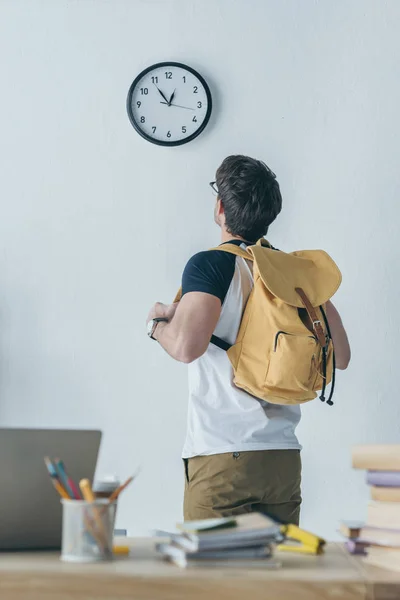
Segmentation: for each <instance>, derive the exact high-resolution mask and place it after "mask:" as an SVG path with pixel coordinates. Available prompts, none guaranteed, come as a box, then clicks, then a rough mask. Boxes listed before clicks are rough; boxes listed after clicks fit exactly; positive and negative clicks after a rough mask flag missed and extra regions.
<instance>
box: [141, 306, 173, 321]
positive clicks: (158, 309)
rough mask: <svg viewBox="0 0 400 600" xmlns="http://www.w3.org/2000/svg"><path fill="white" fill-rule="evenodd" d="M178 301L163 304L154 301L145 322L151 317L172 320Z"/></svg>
mask: <svg viewBox="0 0 400 600" xmlns="http://www.w3.org/2000/svg"><path fill="white" fill-rule="evenodd" d="M177 306H178V302H175V303H174V304H163V303H162V302H156V303H155V305H154V306H153V308H152V309H151V310H150V312H149V316H148V317H147V321H146V323H148V322H149V321H151V320H152V319H160V318H162V319H168V321H172V319H173V316H174V315H175V311H176V309H177Z"/></svg>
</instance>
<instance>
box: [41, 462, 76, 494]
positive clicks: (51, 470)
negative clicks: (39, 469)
mask: <svg viewBox="0 0 400 600" xmlns="http://www.w3.org/2000/svg"><path fill="white" fill-rule="evenodd" d="M44 462H45V465H46V467H47V471H48V473H49V475H50V479H51V483H52V484H53V486H54V487H55V489H56V490H57V492H58V493H59V494H60V496H61V498H65V499H70V495H69V494H68V492H67V490H66V489H65V488H64V487H63V485H62V484H61V483H60V481H59V477H58V474H57V470H56V468H55V466H54V464H53V462H52V461H51V460H50V458H49V457H48V456H46V457H45V459H44Z"/></svg>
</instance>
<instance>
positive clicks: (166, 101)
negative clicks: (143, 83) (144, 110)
mask: <svg viewBox="0 0 400 600" xmlns="http://www.w3.org/2000/svg"><path fill="white" fill-rule="evenodd" d="M154 85H155V86H156V84H154ZM156 88H157V89H158V91H159V93H160V94H161V96H162V97H163V98H164V100H165V103H166V104H168V106H169V102H168V100H167V99H166V97H165V96H164V94H163V93H162V91H161V90H160V88H159V87H158V86H156ZM163 104H164V102H163Z"/></svg>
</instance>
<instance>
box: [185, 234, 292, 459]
mask: <svg viewBox="0 0 400 600" xmlns="http://www.w3.org/2000/svg"><path fill="white" fill-rule="evenodd" d="M230 243H235V244H237V245H242V246H243V247H244V248H245V247H246V245H245V244H244V243H243V242H242V241H240V240H236V241H234V242H230ZM252 287H253V276H252V271H251V267H250V266H249V264H248V262H247V261H245V260H244V259H243V258H240V257H235V256H234V255H232V254H230V255H229V254H226V253H224V252H220V251H218V250H211V251H208V252H201V253H199V254H197V255H195V256H194V257H193V258H192V259H191V260H190V261H189V263H188V264H187V266H186V269H185V271H184V274H183V278H182V293H183V295H184V294H186V293H190V292H202V293H207V294H211V295H214V296H217V297H218V298H219V299H220V301H221V314H220V318H219V320H218V323H217V326H216V328H215V330H214V335H216V336H217V337H219V338H221V339H223V340H225V341H226V342H228V343H229V344H233V343H234V342H235V340H236V336H237V333H238V330H239V326H240V321H241V317H242V314H243V310H244V308H245V305H246V302H247V300H248V297H249V295H250V292H251V289H252ZM299 420H300V408H299V407H298V406H276V405H271V404H268V403H266V402H262V401H256V400H255V399H254V398H253V397H252V396H250V395H249V394H247V393H246V392H243V391H242V390H240V389H239V388H237V387H235V385H234V384H233V369H232V366H231V363H230V361H229V359H228V357H227V355H226V352H225V351H224V350H221V349H220V348H218V347H217V346H214V345H213V344H210V345H209V347H208V349H207V350H206V352H205V353H204V354H203V355H202V356H201V357H200V358H199V359H197V360H196V361H194V362H193V363H191V364H190V365H189V410H188V429H187V437H186V442H185V445H184V449H183V457H184V458H190V457H193V456H199V455H211V454H221V453H226V452H245V451H254V450H277V449H296V450H299V449H300V448H301V447H300V445H299V443H298V440H297V437H296V435H295V428H296V426H297V424H298V422H299Z"/></svg>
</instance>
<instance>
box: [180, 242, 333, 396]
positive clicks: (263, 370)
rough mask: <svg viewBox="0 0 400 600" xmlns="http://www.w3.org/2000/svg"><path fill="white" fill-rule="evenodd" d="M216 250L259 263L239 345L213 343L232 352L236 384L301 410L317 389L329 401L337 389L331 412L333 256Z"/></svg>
mask: <svg viewBox="0 0 400 600" xmlns="http://www.w3.org/2000/svg"><path fill="white" fill-rule="evenodd" d="M215 250H221V251H223V252H229V253H231V254H235V255H236V256H241V257H242V258H244V259H246V260H249V261H252V262H253V277H254V287H253V289H252V291H251V293H250V296H249V299H248V301H247V304H246V307H245V310H244V313H243V317H242V321H241V324H240V328H239V333H238V336H237V339H236V342H235V344H233V346H230V345H229V344H228V343H227V342H224V341H223V340H221V339H219V338H217V337H216V336H213V337H212V339H211V342H212V343H213V344H215V345H216V346H218V347H220V348H222V349H223V350H226V351H227V354H228V357H229V360H230V362H231V363H232V366H233V371H234V383H235V385H236V386H237V387H239V388H241V389H243V390H245V391H246V392H248V393H249V394H251V395H252V396H255V397H256V398H259V399H261V400H265V401H267V402H270V403H273V404H302V403H303V402H308V401H309V400H313V399H314V398H316V397H317V393H316V392H317V391H318V390H321V395H320V399H321V400H322V401H325V389H326V386H327V385H328V384H329V383H331V382H332V387H331V391H330V394H329V398H328V400H327V404H329V405H332V404H333V402H332V395H333V390H334V384H335V356H334V349H333V342H332V338H331V334H330V330H329V325H328V321H327V319H326V316H325V309H324V305H325V303H326V302H327V301H328V300H329V299H330V298H331V297H332V296H333V295H334V294H335V292H336V291H337V289H338V288H339V286H340V283H341V274H340V271H339V269H338V267H337V266H336V264H335V263H334V262H333V260H332V259H331V258H330V256H328V254H326V252H323V251H322V250H304V251H300V252H292V253H290V254H286V253H285V252H281V251H278V250H274V249H272V247H271V246H270V244H269V243H268V242H267V241H266V240H264V239H263V240H260V241H259V242H257V244H256V245H254V246H249V247H248V248H247V250H244V249H242V248H241V247H239V246H235V245H234V244H224V245H222V246H219V247H218V248H215ZM177 299H179V294H178V296H177ZM307 316H308V318H307Z"/></svg>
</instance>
